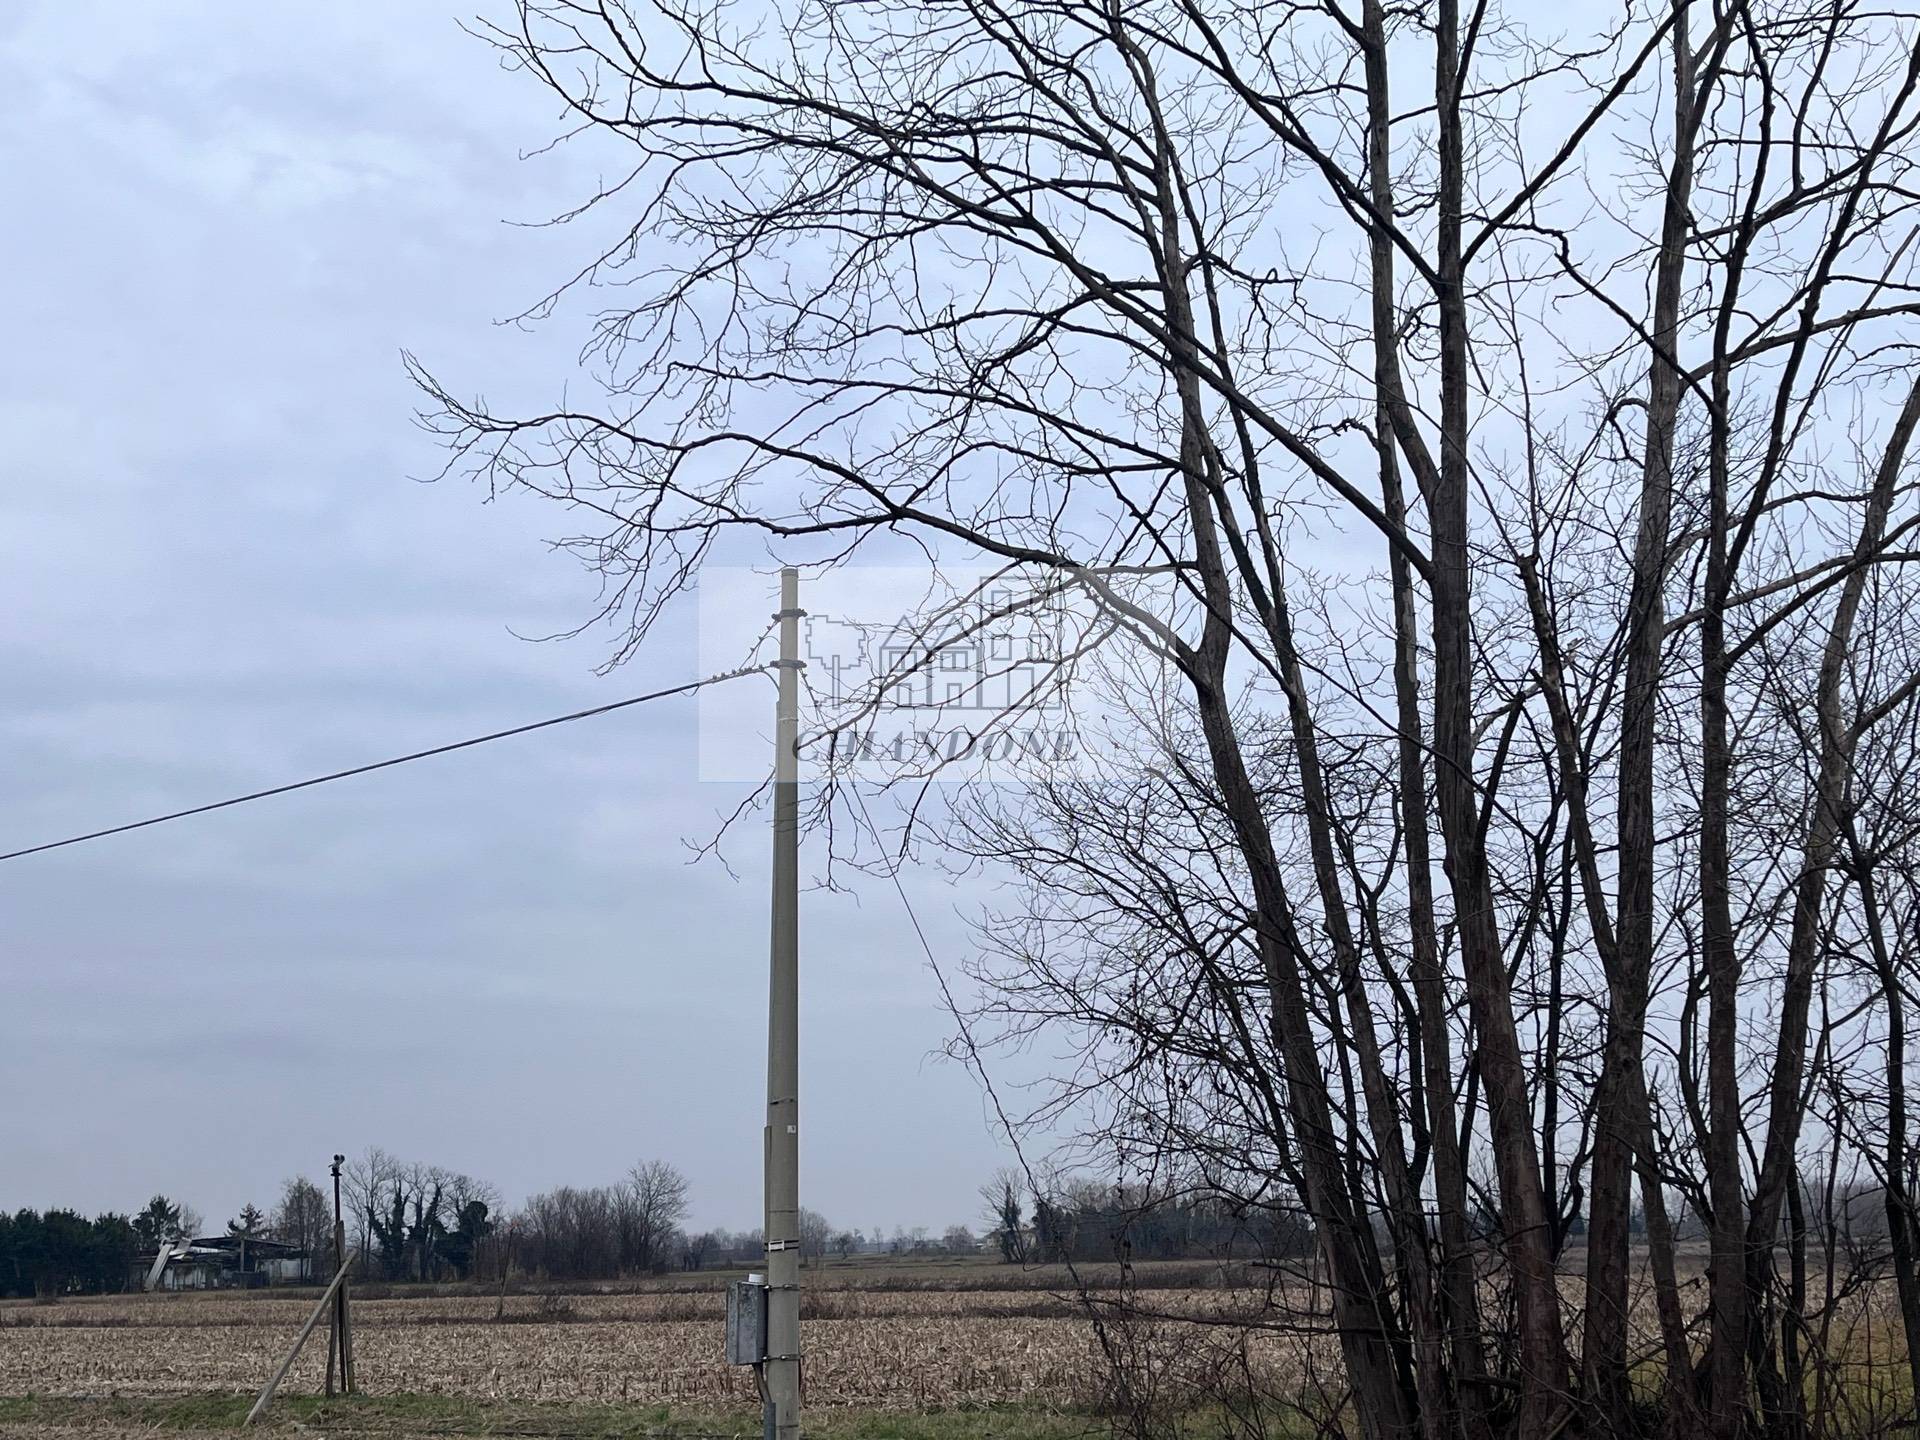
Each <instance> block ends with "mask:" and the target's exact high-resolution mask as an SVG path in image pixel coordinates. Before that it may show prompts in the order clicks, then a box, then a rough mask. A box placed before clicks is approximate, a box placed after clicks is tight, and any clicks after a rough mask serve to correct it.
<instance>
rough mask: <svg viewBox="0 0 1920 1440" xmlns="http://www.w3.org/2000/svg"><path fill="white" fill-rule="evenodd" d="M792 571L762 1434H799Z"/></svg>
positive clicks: (776, 794)
mask: <svg viewBox="0 0 1920 1440" xmlns="http://www.w3.org/2000/svg"><path fill="white" fill-rule="evenodd" d="M803 613H804V612H803V611H802V610H801V609H800V572H799V571H798V570H793V569H784V570H782V571H781V572H780V610H779V613H778V614H777V615H776V616H775V617H774V618H775V619H776V620H778V621H779V622H780V659H779V660H778V661H777V662H776V664H777V665H778V668H779V691H780V694H779V700H778V702H777V705H778V708H777V710H776V712H775V717H776V719H775V726H774V745H775V751H774V761H773V951H772V955H771V957H770V963H769V966H768V989H767V1130H766V1239H767V1358H766V1361H765V1368H764V1372H763V1373H764V1378H765V1381H766V1434H767V1440H800V934H799V930H800V755H799V741H800V667H801V665H802V663H803V662H802V661H801V659H800V617H801V615H802V614H803Z"/></svg>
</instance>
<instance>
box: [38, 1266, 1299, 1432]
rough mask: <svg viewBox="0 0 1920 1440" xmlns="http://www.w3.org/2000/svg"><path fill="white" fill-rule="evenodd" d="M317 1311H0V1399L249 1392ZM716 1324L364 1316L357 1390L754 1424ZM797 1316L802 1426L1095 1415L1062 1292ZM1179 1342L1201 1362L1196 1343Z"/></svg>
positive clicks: (589, 1297) (368, 1301)
mask: <svg viewBox="0 0 1920 1440" xmlns="http://www.w3.org/2000/svg"><path fill="white" fill-rule="evenodd" d="M1017 1273H1018V1272H1014V1274H1015V1275H1017ZM1058 1278H1059V1277H1055V1283H1058ZM1187 1278H1189V1279H1191V1278H1193V1277H1191V1276H1189V1277H1187ZM1138 1298H1141V1299H1145V1300H1147V1301H1148V1303H1150V1304H1151V1305H1152V1307H1153V1308H1155V1309H1156V1310H1162V1311H1164V1312H1165V1313H1169V1314H1180V1315H1204V1316H1207V1317H1209V1318H1213V1319H1228V1318H1229V1317H1232V1316H1235V1315H1241V1316H1244V1315H1246V1314H1248V1313H1258V1310H1259V1306H1260V1299H1261V1297H1260V1294H1259V1292H1257V1291H1228V1290H1203V1289H1190V1288H1187V1289H1182V1288H1164V1289H1154V1290H1152V1291H1151V1292H1149V1294H1148V1295H1146V1296H1141V1297H1138ZM311 1304H312V1295H311V1292H278V1293H272V1292H268V1293H260V1292H255V1293H251V1294H238V1293H226V1294H220V1293H215V1294H200V1295H194V1294H187V1295H153V1296H146V1295H137V1296H111V1297H99V1298H87V1299H73V1300H67V1301H62V1302H59V1303H55V1304H31V1303H24V1302H22V1303H9V1304H6V1305H0V1395H24V1394H35V1395H46V1396H102V1395H123V1396H168V1395H192V1394H200V1393H205V1392H210V1391H245V1390H250V1389H253V1388H255V1387H257V1386H258V1385H259V1384H260V1383H261V1381H262V1380H263V1379H264V1378H265V1376H266V1375H267V1374H268V1373H269V1372H270V1371H271V1369H272V1368H273V1366H274V1364H275V1363H276V1362H277V1361H278V1359H279V1357H280V1356H281V1355H282V1354H284V1352H285V1350H286V1348H287V1346H288V1345H289V1344H290V1343H291V1342H292V1339H293V1336H294V1334H295V1333H296V1331H297V1330H298V1328H299V1325H300V1323H301V1322H302V1320H303V1319H304V1318H305V1314H306V1312H307V1310H308V1308H309V1307H310V1306H311ZM722 1307H723V1299H722V1295H721V1293H720V1291H719V1290H718V1289H716V1288H713V1287H711V1286H708V1287H704V1288H701V1289H693V1288H688V1287H681V1286H674V1287H670V1288H664V1289H654V1290H644V1291H633V1290H629V1291H624V1292H615V1293H589V1294H509V1295H505V1296H500V1295H496V1294H491V1293H485V1292H481V1291H475V1290H467V1291H463V1292H455V1293H442V1294H437V1295H432V1296H411V1295H402V1296H400V1297H398V1298H362V1299H356V1301H355V1307H354V1313H355V1338H356V1352H357V1361H358V1366H357V1368H358V1375H359V1378H360V1382H361V1386H362V1388H363V1389H364V1390H366V1391H367V1392H368V1393H369V1394H374V1395H381V1394H389V1395H391V1394H400V1393H413V1394H426V1395H447V1396H459V1397H465V1398H468V1399H474V1400H484V1401H489V1402H522V1401H543V1402H544V1401H566V1402H582V1401H599V1402H624V1403H629V1404H634V1403H642V1404H669V1405H676V1406H684V1405H696V1406H700V1407H704V1408H708V1409H721V1410H732V1409H736V1408H737V1409H740V1410H743V1411H744V1410H750V1409H752V1408H753V1407H754V1406H755V1405H756V1404H757V1403H758V1402H757V1395H756V1391H755V1389H754V1382H753V1376H752V1373H751V1372H750V1371H748V1370H743V1369H740V1368H736V1367H732V1366H728V1365H726V1364H725V1363H723V1360H722V1341H723V1330H724V1322H723V1318H722V1315H723V1310H722ZM804 1313H805V1315H806V1317H807V1364H806V1387H807V1401H808V1404H809V1405H810V1406H811V1407H815V1408H823V1409H825V1408H849V1409H863V1410H893V1411H908V1410H924V1409H929V1408H941V1409H944V1408H952V1407H985V1406H992V1405H1006V1404H1042V1405H1049V1406H1062V1407H1081V1406H1085V1405H1089V1404H1092V1403H1095V1402H1096V1401H1097V1399H1098V1395H1097V1383H1098V1377H1099V1375H1100V1374H1101V1373H1102V1370H1103V1366H1102V1365H1101V1363H1100V1360H1099V1357H1098V1351H1097V1345H1096V1340H1095V1335H1094V1330H1093V1326H1092V1324H1091V1323H1090V1321H1089V1318H1088V1315H1087V1312H1086V1309H1085V1307H1084V1306H1083V1305H1082V1304H1081V1303H1080V1302H1079V1301H1078V1300H1077V1298H1076V1297H1075V1296H1074V1295H1073V1294H1071V1293H1070V1292H1067V1291H1049V1290H1047V1289H1044V1288H1042V1287H1041V1286H1040V1285H1038V1284H1032V1285H1029V1284H1019V1285H1016V1286H1015V1287H1012V1288H1005V1289H999V1290H989V1289H973V1288H963V1289H932V1288H922V1287H900V1286H895V1285H863V1284H860V1283H858V1282H857V1281H855V1282H853V1283H843V1284H841V1285H839V1286H827V1285H821V1286H817V1287H816V1288H814V1289H812V1290H810V1291H809V1292H808V1294H807V1297H806V1308H805V1311H804ZM1179 1328H1180V1329H1181V1331H1182V1332H1184V1333H1185V1334H1186V1335H1187V1336H1188V1337H1189V1338H1188V1339H1186V1340H1183V1341H1182V1345H1183V1346H1184V1347H1185V1350H1186V1351H1190V1350H1191V1349H1192V1344H1193V1342H1192V1339H1191V1337H1192V1334H1193V1332H1194V1330H1195V1327H1187V1326H1182V1327H1179ZM1204 1333H1205V1334H1206V1335H1208V1336H1210V1337H1212V1339H1210V1340H1209V1341H1208V1346H1209V1348H1213V1349H1217V1348H1218V1346H1219V1345H1220V1344H1222V1343H1226V1344H1238V1343H1239V1342H1240V1336H1239V1332H1238V1330H1237V1327H1230V1326H1223V1327H1219V1328H1217V1329H1215V1328H1212V1327H1209V1328H1208V1330H1206V1331H1205V1332H1204ZM1247 1343H1248V1346H1249V1353H1250V1356H1251V1358H1253V1359H1254V1360H1255V1362H1256V1363H1257V1364H1259V1365H1260V1366H1261V1367H1262V1368H1267V1367H1272V1368H1275V1369H1278V1368H1279V1367H1281V1366H1282V1365H1283V1364H1284V1363H1286V1362H1287V1361H1288V1359H1289V1354H1288V1351H1287V1349H1286V1347H1287V1346H1288V1345H1289V1344H1290V1343H1291V1342H1287V1341H1284V1340H1283V1339H1282V1338H1280V1337H1276V1336H1269V1335H1261V1336H1256V1337H1254V1338H1252V1339H1251V1340H1250V1341H1248V1342H1247ZM1184 1353H1185V1352H1184V1351H1183V1355H1184ZM325 1357H326V1344H325V1336H324V1333H323V1332H321V1333H318V1334H317V1335H316V1338H315V1339H314V1340H312V1341H309V1343H308V1346H307V1348H306V1350H305V1351H304V1352H303V1353H302V1355H301V1357H300V1360H299V1362H298V1364H297V1365H296V1366H295V1368H294V1370H293V1372H292V1374H291V1375H290V1376H289V1378H288V1381H287V1385H286V1390H287V1393H297V1392H300V1391H307V1392H312V1391H316V1390H318V1389H319V1388H320V1386H321V1382H322V1379H323V1376H324V1373H325Z"/></svg>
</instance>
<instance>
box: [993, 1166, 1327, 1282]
mask: <svg viewBox="0 0 1920 1440" xmlns="http://www.w3.org/2000/svg"><path fill="white" fill-rule="evenodd" d="M980 1198H981V1199H982V1201H984V1202H985V1205H986V1218H987V1221H988V1223H989V1227H990V1228H989V1230H988V1237H989V1239H990V1240H992V1241H993V1242H994V1243H995V1244H996V1245H997V1247H998V1249H999V1252H1000V1258H1001V1259H1002V1260H1005V1261H1007V1262H1008V1263H1009V1264H1027V1265H1035V1264H1038V1265H1045V1264H1054V1263H1058V1262H1061V1261H1068V1260H1072V1261H1118V1262H1120V1263H1122V1264H1125V1263H1127V1262H1129V1261H1133V1260H1226V1259H1246V1258H1252V1257H1256V1256H1258V1257H1269V1258H1277V1257H1281V1256H1293V1255H1301V1254H1304V1253H1306V1251H1307V1250H1309V1249H1310V1248H1311V1247H1312V1244H1313V1227H1312V1225H1310V1224H1309V1223H1308V1222H1307V1220H1306V1219H1305V1218H1304V1217H1303V1216H1302V1215H1301V1214H1300V1213H1299V1212H1298V1210H1296V1209H1293V1208H1290V1207H1256V1206H1248V1205H1245V1204H1236V1203H1232V1202H1229V1201H1226V1200H1223V1199H1221V1198H1219V1197H1217V1196H1215V1195H1210V1194H1205V1193H1198V1194H1195V1193H1187V1192H1183V1191H1180V1190H1176V1189H1172V1188H1166V1187H1152V1186H1138V1185H1100V1184H1097V1183H1094V1182H1091V1181H1086V1180H1068V1181H1064V1182H1060V1181H1056V1182H1054V1183H1051V1184H1047V1183H1045V1182H1042V1184H1041V1185H1040V1187H1039V1188H1032V1187H1030V1186H1029V1185H1028V1183H1027V1180H1026V1177H1025V1176H1023V1175H1022V1174H1020V1173H1019V1172H1018V1171H1014V1170H1002V1171H1000V1172H999V1173H997V1174H996V1175H995V1176H994V1177H993V1178H992V1179H991V1180H989V1181H988V1182H987V1183H986V1184H985V1185H983V1186H981V1187H980Z"/></svg>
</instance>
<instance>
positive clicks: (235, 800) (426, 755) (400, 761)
mask: <svg viewBox="0 0 1920 1440" xmlns="http://www.w3.org/2000/svg"><path fill="white" fill-rule="evenodd" d="M766 669H767V667H766V666H765V665H747V666H743V667H742V668H740V669H738V670H728V671H724V672H723V673H721V674H719V675H709V676H707V677H706V678H705V679H704V680H690V681H688V682H687V683H686V684H685V685H674V686H670V687H669V688H667V689H665V690H655V691H652V692H651V693H649V694H646V695H634V696H631V697H630V698H628V699H625V700H615V701H614V702H613V703H612V704H610V705H595V706H594V707H593V708H592V709H589V710H575V711H574V712H573V713H572V714H570V715H555V716H553V717H552V718H551V719H548V720H535V721H534V722H533V723H532V724H530V725H516V726H514V727H513V728H512V729H511V730H496V731H494V732H493V733H492V734H491V735H475V736H474V737H473V738H472V739H470V740H456V741H454V742H453V743H452V744H450V745H436V746H434V747H433V748H432V749H431V750H416V751H414V752H413V753H412V754H411V755H395V756H394V757H393V758H391V759H389V760H376V761H374V762H373V763H372V764H371V765H356V766H354V767H353V768H352V769H351V770H335V771H334V772H333V773H332V774H330V775H315V776H314V777H313V778H312V779H309V780H296V781H294V782H293V783H292V784H290V785H275V786H274V787H273V788H272V789H270V790H255V791H254V792H252V793H251V794H249V795H235V796H233V797H232V798H230V799H227V800H215V801H214V802H213V803H211V804H209V805H195V806H193V807H192V808H191V809H187V810H175V811H173V812H172V813H171V814H167V815H155V816H152V817H150V818H149V819H146V820H134V821H131V822H130V823H128V824H125V825H114V826H111V827H110V828H108V829H105V830H93V831H89V832H88V833H87V834H85V835H70V836H68V837H67V838H66V839H65V840H49V841H47V842H46V843H45V844H43V845H29V846H27V847H26V848H25V849H24V850H9V851H8V852H7V853H6V854H4V855H0V860H18V859H20V858H21V857H22V856H26V855H38V854H40V853H41V852H42V851H46V850H59V849H61V848H63V847H65V846H68V845H81V844H85V843H86V842H87V841H89V840H104V839H106V838H107V836H109V835H124V834H126V833H127V832H128V831H129V830H144V829H146V828H147V826H149V825H164V824H166V823H167V822H168V821H169V820H185V819H186V818H187V817H188V816H190V815H205V814H207V813H208V812H209V811H212V810H225V809H227V808H229V807H230V806H234V805H246V804H248V803H250V802H252V801H254V800H265V799H268V798H269V797H271V796H274V795H285V794H288V793H289V792H291V791H294V790H306V789H309V788H311V787H312V786H315V785H326V784H330V783H331V782H333V781H335V780H350V779H352V778H353V777H354V776H355V775H369V774H371V773H373V772H374V771H375V770H390V769H392V768H393V767H394V766H395V765H407V764H410V763H412V762H413V761H415V760H427V759H431V758H432V757H433V756H435V755H448V754H451V753H452V752H453V751H455V750H468V749H471V748H472V747H473V746H475V745H485V744H488V743H490V742H492V741H494V740H507V739H511V738H512V737H513V736H515V735H526V734H529V733H531V732H532V731H535V730H546V729H548V728H550V727H552V726H554V725H566V724H569V723H570V722H572V721H575V720H591V719H592V718H593V717H594V716H596V715H606V714H610V713H611V712H613V711H615V710H625V709H627V708H628V707H629V706H633V705H644V704H646V703H647V702H648V701H649V700H666V699H669V698H671V697H672V696H675V695H691V694H692V693H693V692H694V691H696V690H704V689H705V688H706V687H707V686H709V685H718V684H720V683H721V682H722V681H725V680H738V679H739V678H740V677H741V676H743V675H761V674H764V673H766Z"/></svg>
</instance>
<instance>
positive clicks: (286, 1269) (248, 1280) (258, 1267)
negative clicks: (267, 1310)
mask: <svg viewBox="0 0 1920 1440" xmlns="http://www.w3.org/2000/svg"><path fill="white" fill-rule="evenodd" d="M133 1278H134V1281H135V1282H136V1283H137V1284H139V1285H140V1286H141V1287H142V1288H144V1289H147V1290H246V1289H256V1288H258V1287H260V1286H263V1285H299V1284H304V1283H305V1282H307V1281H308V1280H310V1279H312V1262H311V1259H310V1257H309V1256H308V1254H307V1252H306V1251H305V1250H304V1249H302V1248H301V1247H300V1246H298V1245H288V1244H286V1243H284V1242H282V1241H279V1240H267V1239H263V1238H260V1237H258V1236H254V1237H247V1236H241V1235H203V1236H201V1237H199V1238H198V1239H193V1240H176V1241H174V1242H173V1243H172V1244H171V1245H170V1246H168V1247H167V1250H166V1262H165V1264H164V1265H163V1264H162V1263H161V1252H160V1251H159V1250H157V1249H155V1250H148V1251H145V1252H144V1253H142V1254H140V1255H137V1256H135V1257H134V1265H133Z"/></svg>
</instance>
